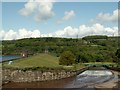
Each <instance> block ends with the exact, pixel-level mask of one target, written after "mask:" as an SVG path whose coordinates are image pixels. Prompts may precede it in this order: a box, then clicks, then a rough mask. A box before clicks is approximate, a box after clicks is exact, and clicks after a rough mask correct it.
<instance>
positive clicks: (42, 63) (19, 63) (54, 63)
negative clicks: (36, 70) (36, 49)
mask: <svg viewBox="0 0 120 90" xmlns="http://www.w3.org/2000/svg"><path fill="white" fill-rule="evenodd" d="M8 63H9V62H4V63H3V66H7V67H17V68H24V67H59V62H58V57H55V56H52V55H49V54H38V55H34V56H31V57H28V58H21V59H17V60H14V61H13V63H12V64H10V65H9V64H8Z"/></svg>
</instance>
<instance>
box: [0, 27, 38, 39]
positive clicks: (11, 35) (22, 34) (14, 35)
mask: <svg viewBox="0 0 120 90" xmlns="http://www.w3.org/2000/svg"><path fill="white" fill-rule="evenodd" d="M0 33H1V35H0V40H13V39H21V38H30V37H33V38H36V37H40V31H39V30H33V31H29V30H27V29H25V28H23V29H19V30H18V31H14V30H9V31H8V32H7V31H4V30H0Z"/></svg>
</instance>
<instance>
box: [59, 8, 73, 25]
mask: <svg viewBox="0 0 120 90" xmlns="http://www.w3.org/2000/svg"><path fill="white" fill-rule="evenodd" d="M64 14H65V15H64V17H63V18H61V19H60V20H58V22H57V23H58V24H59V23H63V22H64V21H68V20H70V19H72V18H73V17H74V16H75V12H74V11H73V10H71V11H66V12H65V13H64Z"/></svg>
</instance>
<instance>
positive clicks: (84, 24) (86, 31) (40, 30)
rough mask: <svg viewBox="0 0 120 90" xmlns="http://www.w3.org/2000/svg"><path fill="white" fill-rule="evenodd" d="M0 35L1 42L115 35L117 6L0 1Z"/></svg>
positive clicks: (113, 3) (113, 4)
mask: <svg viewBox="0 0 120 90" xmlns="http://www.w3.org/2000/svg"><path fill="white" fill-rule="evenodd" d="M0 10H1V7H0ZM0 29H1V28H0ZM0 33H1V35H0V38H1V39H4V40H12V39H21V38H29V37H68V38H71V37H72V38H75V37H76V36H77V35H78V36H79V37H80V38H81V37H84V36H87V35H109V36H112V35H118V3H117V2H53V0H51V2H44V0H43V2H38V0H30V1H28V2H3V3H2V29H1V30H0Z"/></svg>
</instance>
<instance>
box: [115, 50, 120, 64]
mask: <svg viewBox="0 0 120 90" xmlns="http://www.w3.org/2000/svg"><path fill="white" fill-rule="evenodd" d="M115 55H116V56H117V61H116V62H117V63H118V65H120V49H118V50H117V51H116V53H115Z"/></svg>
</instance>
